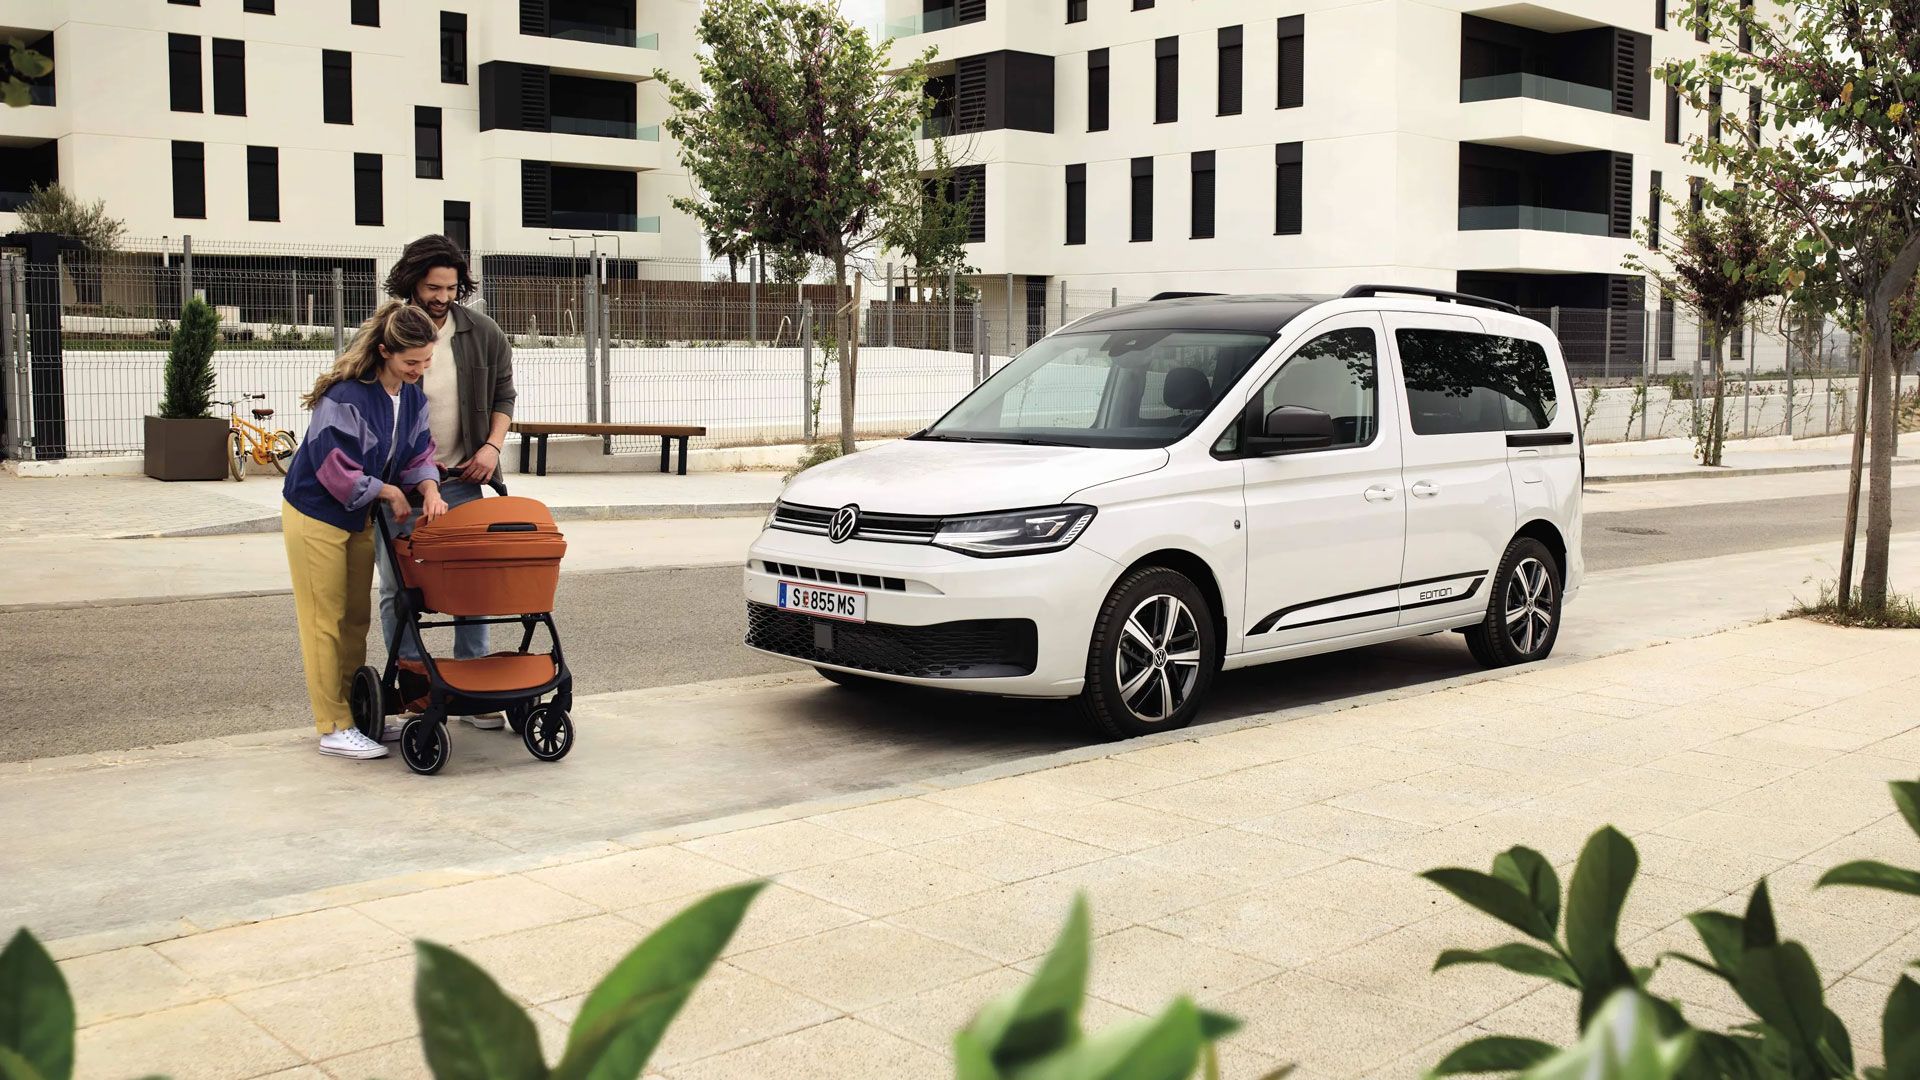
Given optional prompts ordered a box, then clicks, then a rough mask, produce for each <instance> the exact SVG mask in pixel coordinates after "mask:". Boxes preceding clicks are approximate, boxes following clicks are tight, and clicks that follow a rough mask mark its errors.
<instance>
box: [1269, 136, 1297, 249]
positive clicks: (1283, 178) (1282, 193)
mask: <svg viewBox="0 0 1920 1080" xmlns="http://www.w3.org/2000/svg"><path fill="white" fill-rule="evenodd" d="M1273 172H1274V175H1273V231H1274V233H1275V234H1276V235H1279V236H1298V235H1300V230H1301V224H1302V223H1301V220H1300V188H1301V179H1302V178H1301V171H1300V144H1299V143H1297V142H1292V143H1281V144H1280V145H1279V146H1276V147H1274V152H1273Z"/></svg>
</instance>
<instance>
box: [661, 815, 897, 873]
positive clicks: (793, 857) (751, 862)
mask: <svg viewBox="0 0 1920 1080" xmlns="http://www.w3.org/2000/svg"><path fill="white" fill-rule="evenodd" d="M679 846H680V847H683V848H685V849H686V850H688V851H691V852H693V853H695V854H697V855H704V856H706V857H707V858H710V859H714V860H717V861H719V862H723V863H726V864H727V865H729V866H734V867H738V868H739V869H741V870H743V871H745V872H746V873H749V874H756V875H760V876H771V875H774V874H784V873H786V872H788V871H789V870H801V869H804V868H806V867H809V866H819V865H821V864H822V863H830V862H839V861H841V860H843V859H853V858H858V857H859V856H862V855H871V854H873V853H874V852H876V851H881V850H884V845H881V844H877V843H875V842H873V841H871V840H863V839H861V838H859V837H857V836H851V835H849V834H847V833H844V832H838V831H835V830H833V829H829V828H827V827H826V826H824V825H818V824H815V823H813V822H811V821H782V822H779V823H777V824H773V825H762V826H760V827H759V828H757V829H743V830H741V831H739V832H731V833H720V834H718V835H715V836H706V837H702V838H700V839H698V840H689V841H687V842H686V843H684V844H681V845H679Z"/></svg>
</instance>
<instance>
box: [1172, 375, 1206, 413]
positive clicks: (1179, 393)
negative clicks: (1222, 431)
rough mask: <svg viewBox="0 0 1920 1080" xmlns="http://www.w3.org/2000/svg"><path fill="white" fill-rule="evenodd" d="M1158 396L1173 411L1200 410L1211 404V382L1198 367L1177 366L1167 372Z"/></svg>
mask: <svg viewBox="0 0 1920 1080" xmlns="http://www.w3.org/2000/svg"><path fill="white" fill-rule="evenodd" d="M1160 396H1161V398H1162V399H1163V400H1165V401H1166V403H1167V408H1169V409H1172V410H1174V411H1175V412H1200V411H1202V410H1204V409H1205V408H1206V407H1207V406H1208V405H1211V404H1213V384H1212V383H1210V382H1208V381H1207V376H1206V373H1205V372H1203V371H1201V370H1200V369H1199V368H1193V367H1177V368H1174V369H1173V370H1172V371H1169V372H1167V382H1166V385H1165V386H1163V387H1162V388H1161V390H1160Z"/></svg>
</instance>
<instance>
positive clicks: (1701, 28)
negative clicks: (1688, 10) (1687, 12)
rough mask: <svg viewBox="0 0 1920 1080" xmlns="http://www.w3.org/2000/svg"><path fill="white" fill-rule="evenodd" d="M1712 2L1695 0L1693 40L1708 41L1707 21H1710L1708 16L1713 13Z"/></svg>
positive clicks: (1709, 0) (1710, 0)
mask: <svg viewBox="0 0 1920 1080" xmlns="http://www.w3.org/2000/svg"><path fill="white" fill-rule="evenodd" d="M1711 3H1712V0H1694V5H1693V18H1694V25H1693V40H1695V41H1706V40H1707V39H1708V35H1707V23H1708V18H1709V17H1710V16H1711V15H1712V13H1713V9H1712V6H1711Z"/></svg>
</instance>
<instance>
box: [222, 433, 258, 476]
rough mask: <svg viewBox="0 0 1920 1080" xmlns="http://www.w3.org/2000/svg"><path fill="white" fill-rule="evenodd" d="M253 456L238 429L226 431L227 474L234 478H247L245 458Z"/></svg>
mask: <svg viewBox="0 0 1920 1080" xmlns="http://www.w3.org/2000/svg"><path fill="white" fill-rule="evenodd" d="M252 456H253V451H252V450H250V449H248V447H247V440H246V437H245V436H244V435H242V434H240V432H238V431H229V432H227V475H228V476H229V477H232V478H233V479H235V480H245V479H246V478H247V459H248V458H250V457H252Z"/></svg>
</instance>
